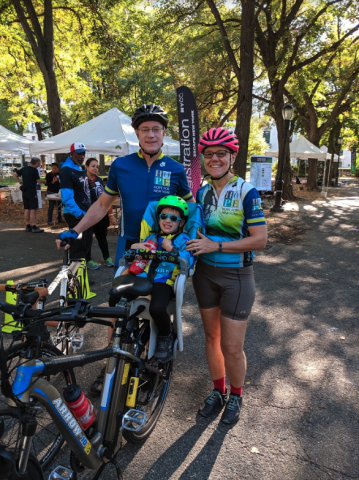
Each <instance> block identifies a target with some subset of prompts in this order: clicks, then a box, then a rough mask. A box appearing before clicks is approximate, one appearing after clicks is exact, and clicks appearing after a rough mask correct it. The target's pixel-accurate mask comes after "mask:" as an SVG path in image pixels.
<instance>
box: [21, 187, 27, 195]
mask: <svg viewBox="0 0 359 480" xmlns="http://www.w3.org/2000/svg"><path fill="white" fill-rule="evenodd" d="M20 190H21V191H22V192H23V193H25V192H26V190H27V187H25V185H20Z"/></svg>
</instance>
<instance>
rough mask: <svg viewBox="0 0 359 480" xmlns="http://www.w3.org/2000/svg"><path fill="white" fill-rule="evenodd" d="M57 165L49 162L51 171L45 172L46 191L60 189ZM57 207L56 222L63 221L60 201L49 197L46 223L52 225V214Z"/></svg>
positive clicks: (52, 191)
mask: <svg viewBox="0 0 359 480" xmlns="http://www.w3.org/2000/svg"><path fill="white" fill-rule="evenodd" d="M59 170H60V169H59V165H58V164H57V163H52V164H51V171H50V172H49V173H47V174H46V181H45V185H46V186H47V193H50V194H51V193H59V191H60V172H59ZM55 206H56V208H57V223H65V221H64V220H62V212H61V210H62V203H61V200H50V199H49V209H48V211H47V224H48V225H53V222H52V214H53V212H54V207H55Z"/></svg>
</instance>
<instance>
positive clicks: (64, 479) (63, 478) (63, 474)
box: [48, 465, 75, 480]
mask: <svg viewBox="0 0 359 480" xmlns="http://www.w3.org/2000/svg"><path fill="white" fill-rule="evenodd" d="M72 479H75V476H74V472H73V471H72V470H70V468H67V467H63V466H62V465H58V466H57V467H56V468H55V469H54V470H52V472H50V474H49V477H48V480H72Z"/></svg>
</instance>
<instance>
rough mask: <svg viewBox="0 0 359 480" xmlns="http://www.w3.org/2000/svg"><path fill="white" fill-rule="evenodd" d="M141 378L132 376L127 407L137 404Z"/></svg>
mask: <svg viewBox="0 0 359 480" xmlns="http://www.w3.org/2000/svg"><path fill="white" fill-rule="evenodd" d="M138 383H139V378H137V377H131V378H130V384H129V386H128V394H127V398H126V407H134V406H135V405H136V397H137V389H138Z"/></svg>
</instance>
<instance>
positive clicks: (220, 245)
mask: <svg viewBox="0 0 359 480" xmlns="http://www.w3.org/2000/svg"><path fill="white" fill-rule="evenodd" d="M218 243H219V245H218V251H219V252H222V240H219V242H218Z"/></svg>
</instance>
